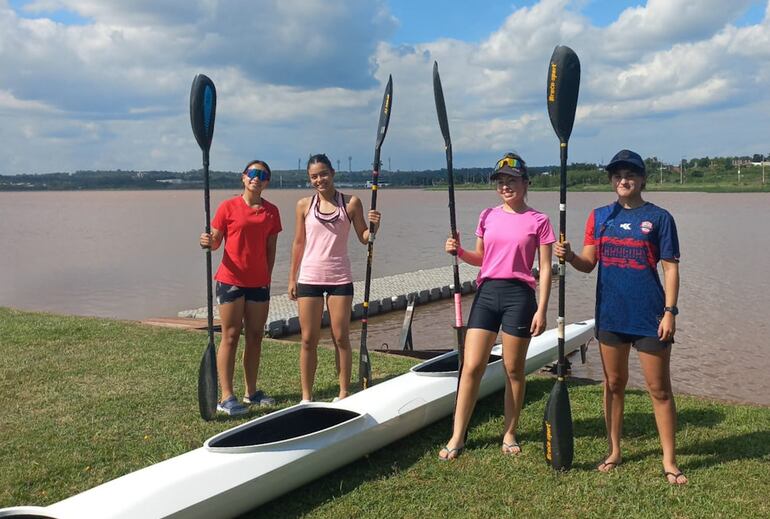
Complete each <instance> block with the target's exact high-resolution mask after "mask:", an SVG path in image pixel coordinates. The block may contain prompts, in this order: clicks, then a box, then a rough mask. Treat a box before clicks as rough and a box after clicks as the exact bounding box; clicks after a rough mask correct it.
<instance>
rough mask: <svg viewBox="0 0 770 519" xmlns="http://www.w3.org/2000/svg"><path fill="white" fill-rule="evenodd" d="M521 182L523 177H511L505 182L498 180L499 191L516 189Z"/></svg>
mask: <svg viewBox="0 0 770 519" xmlns="http://www.w3.org/2000/svg"><path fill="white" fill-rule="evenodd" d="M520 182H521V177H510V178H507V179H505V180H502V179H500V180H498V181H497V182H496V185H497V189H503V188H505V187H507V188H508V189H514V188H515V187H516V186H517V185H519V183H520Z"/></svg>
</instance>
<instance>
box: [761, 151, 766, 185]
mask: <svg viewBox="0 0 770 519" xmlns="http://www.w3.org/2000/svg"><path fill="white" fill-rule="evenodd" d="M762 185H763V186H764V185H765V156H764V155H762Z"/></svg>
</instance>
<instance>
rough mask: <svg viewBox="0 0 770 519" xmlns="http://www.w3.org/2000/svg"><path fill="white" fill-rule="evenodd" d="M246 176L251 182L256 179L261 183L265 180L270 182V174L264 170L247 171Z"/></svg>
mask: <svg viewBox="0 0 770 519" xmlns="http://www.w3.org/2000/svg"><path fill="white" fill-rule="evenodd" d="M246 176H247V177H249V180H253V179H255V178H256V179H258V180H259V181H260V182H264V181H265V180H270V173H268V172H267V171H265V170H264V169H259V168H253V169H247V170H246Z"/></svg>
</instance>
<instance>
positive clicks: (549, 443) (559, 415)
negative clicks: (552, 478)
mask: <svg viewBox="0 0 770 519" xmlns="http://www.w3.org/2000/svg"><path fill="white" fill-rule="evenodd" d="M542 433H543V454H544V455H545V460H546V463H548V464H549V465H551V467H552V468H553V469H554V470H569V469H570V468H571V467H572V460H573V457H574V432H573V426H572V410H571V408H570V402H569V393H568V391H567V384H566V382H565V381H563V380H557V381H556V383H555V384H554V386H553V389H551V394H550V395H549V397H548V402H547V403H546V406H545V414H544V416H543V431H542Z"/></svg>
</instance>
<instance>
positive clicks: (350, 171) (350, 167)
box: [348, 155, 353, 173]
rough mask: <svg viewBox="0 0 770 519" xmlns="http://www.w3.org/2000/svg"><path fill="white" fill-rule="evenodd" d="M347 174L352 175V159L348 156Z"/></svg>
mask: <svg viewBox="0 0 770 519" xmlns="http://www.w3.org/2000/svg"><path fill="white" fill-rule="evenodd" d="M348 172H349V173H353V157H351V156H350V155H348Z"/></svg>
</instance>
